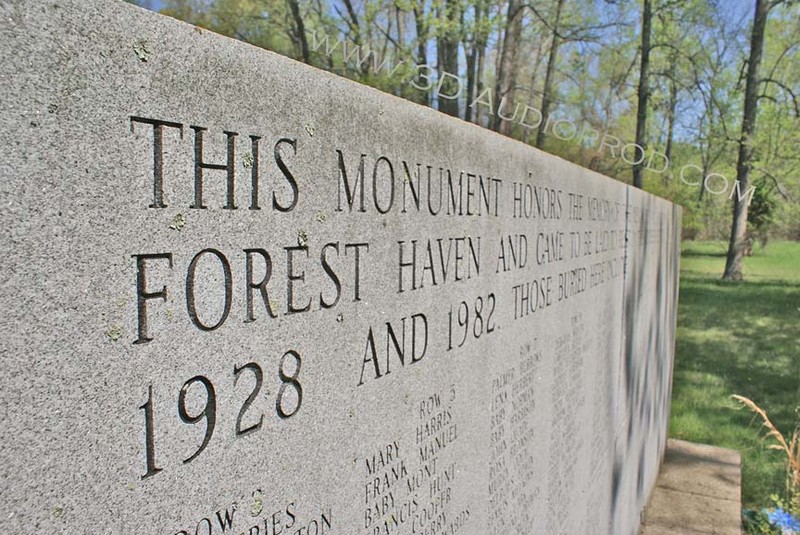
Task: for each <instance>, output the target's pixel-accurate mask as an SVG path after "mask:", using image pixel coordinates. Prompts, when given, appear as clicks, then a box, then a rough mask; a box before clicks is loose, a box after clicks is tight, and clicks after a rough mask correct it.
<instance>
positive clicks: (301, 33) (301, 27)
mask: <svg viewBox="0 0 800 535" xmlns="http://www.w3.org/2000/svg"><path fill="white" fill-rule="evenodd" d="M286 2H287V3H288V4H289V9H290V10H291V12H292V20H294V30H295V31H294V39H293V41H295V42H296V43H299V44H300V57H301V58H302V59H303V63H308V64H309V65H310V64H311V55H310V54H309V52H308V39H306V26H305V24H303V17H302V16H301V15H300V6H299V5H298V4H297V0H286Z"/></svg>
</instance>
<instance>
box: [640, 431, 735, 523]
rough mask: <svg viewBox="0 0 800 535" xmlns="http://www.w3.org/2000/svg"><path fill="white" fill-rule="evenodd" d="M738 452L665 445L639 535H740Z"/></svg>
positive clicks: (675, 442)
mask: <svg viewBox="0 0 800 535" xmlns="http://www.w3.org/2000/svg"><path fill="white" fill-rule="evenodd" d="M741 473H742V472H741V457H740V456H739V453H738V452H736V451H733V450H728V449H724V448H715V447H713V446H707V445H704V444H693V443H691V442H685V441H683V440H672V439H670V440H668V441H667V451H666V453H665V455H664V464H663V466H662V467H661V472H660V473H659V475H658V481H657V482H656V488H655V490H654V491H653V496H652V497H651V498H650V504H649V505H648V506H647V508H646V509H645V514H644V521H643V523H642V529H641V531H640V534H641V535H666V534H671V535H681V534H686V535H694V534H709V533H713V534H716V535H741V533H742V522H741V507H742V496H741V487H742V477H741Z"/></svg>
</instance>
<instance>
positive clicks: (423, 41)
mask: <svg viewBox="0 0 800 535" xmlns="http://www.w3.org/2000/svg"><path fill="white" fill-rule="evenodd" d="M414 26H415V29H416V31H417V65H427V64H428V51H427V48H426V47H427V45H428V26H427V24H425V0H421V1H420V2H418V3H415V4H414ZM422 103H423V104H425V105H426V106H430V103H431V99H430V94H429V93H428V92H425V94H424V95H423V96H422Z"/></svg>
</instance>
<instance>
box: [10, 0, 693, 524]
mask: <svg viewBox="0 0 800 535" xmlns="http://www.w3.org/2000/svg"><path fill="white" fill-rule="evenodd" d="M0 18H2V25H0V50H2V52H3V58H4V61H3V62H2V63H0V102H1V103H2V112H3V116H2V123H0V200H1V201H2V206H3V213H2V234H1V236H2V241H1V242H0V244H1V245H2V251H3V257H2V260H0V267H1V268H2V273H3V283H2V286H0V297H2V301H3V303H4V304H5V305H6V307H5V308H6V310H5V313H4V315H3V317H2V328H3V337H2V338H0V352H1V353H0V354H2V363H3V368H2V369H3V371H2V374H0V401H2V406H3V407H4V410H3V420H2V424H3V425H2V426H0V441H2V444H3V448H2V449H1V450H0V466H2V468H0V474H2V486H1V487H0V492H2V501H1V503H2V506H0V528H2V531H3V532H4V533H14V534H18V533H20V534H22V533H24V534H27V533H36V534H41V533H47V534H60V533H64V534H66V533H69V534H76V533H92V534H104V533H109V534H111V533H113V534H120V533H122V534H128V533H143V534H153V535H174V534H178V535H181V534H192V535H200V534H202V535H207V534H209V533H214V534H218V533H231V534H234V533H235V534H237V535H238V534H241V533H246V534H248V535H265V534H266V535H273V534H277V533H292V534H297V535H300V534H303V535H306V534H311V535H314V534H316V533H332V534H333V533H337V534H346V535H354V534H356V533H359V534H364V535H366V534H378V533H389V534H392V535H394V534H410V533H415V534H419V533H424V534H431V535H433V534H448V535H452V534H454V533H465V534H473V533H475V534H478V533H487V532H491V533H506V532H517V533H535V534H538V533H542V534H545V533H546V534H548V535H549V534H557V533H565V534H566V533H568V534H573V533H613V534H615V535H618V534H623V535H625V534H633V533H635V532H636V531H637V529H638V521H639V518H640V516H639V515H640V513H641V510H642V508H643V507H644V504H645V503H647V498H648V496H649V494H650V490H651V489H652V486H653V484H654V482H655V475H656V471H657V467H658V465H659V461H660V456H661V452H662V451H663V448H664V442H665V433H666V424H667V418H668V402H669V390H670V383H671V366H672V354H673V348H674V325H675V306H676V299H677V276H678V275H677V273H678V272H677V262H678V249H677V248H678V239H679V229H680V211H679V209H678V208H677V207H674V206H672V205H671V204H669V203H667V202H665V201H663V200H659V199H656V198H654V197H652V196H650V195H647V194H645V193H642V192H640V191H635V190H632V189H631V188H629V187H627V186H625V185H623V184H621V183H619V182H616V181H614V180H611V179H608V178H606V177H603V176H600V175H598V174H596V173H592V172H590V171H587V170H585V169H582V168H579V167H577V166H574V165H571V164H569V163H567V162H565V161H563V160H561V159H559V158H556V157H553V156H550V155H546V154H544V153H541V152H539V151H536V150H534V149H532V148H530V147H527V146H525V145H523V144H521V143H518V142H516V141H513V140H510V139H507V138H504V137H501V136H498V135H496V134H493V133H491V132H488V131H486V130H484V129H482V128H480V127H477V126H474V125H469V124H466V123H463V122H461V121H458V120H454V119H452V118H449V117H445V116H444V115H442V114H439V113H437V112H435V111H433V110H429V109H426V108H423V107H420V106H416V105H414V104H411V103H409V102H405V101H402V100H400V99H397V98H394V97H391V96H388V95H385V94H382V93H380V92H378V91H375V90H372V89H370V88H367V87H363V86H360V85H358V84H355V83H353V82H350V81H347V80H345V79H342V78H339V77H337V76H335V75H332V74H328V73H325V72H321V71H318V70H316V69H312V68H309V67H307V66H304V65H301V64H298V63H296V62H294V61H291V60H289V59H286V58H283V57H280V56H277V55H274V54H271V53H268V52H265V51H263V50H259V49H256V48H253V47H250V46H247V45H244V44H241V43H236V42H233V41H231V40H229V39H225V38H223V37H220V36H217V35H213V34H210V33H209V32H206V31H203V30H200V29H198V28H195V27H192V26H190V25H186V24H183V23H180V22H177V21H174V20H171V19H168V18H166V17H161V16H158V15H155V14H152V13H148V12H145V11H143V10H140V9H138V8H135V7H133V6H130V5H127V4H124V3H122V2H117V1H114V0H59V1H58V2H47V3H42V2H38V1H34V0H10V1H6V2H3V3H2V4H0ZM153 120H156V121H162V122H168V124H166V125H165V126H163V128H161V129H160V130H159V129H157V128H154V127H153V125H152V124H149V123H147V122H146V121H153ZM203 128H205V129H207V130H203ZM225 132H228V133H227V134H226V133H225ZM234 132H235V134H233V133H234ZM255 144H257V146H258V150H257V151H256V150H254V147H255ZM201 146H202V154H201V153H200V151H199V150H198V148H199V147H201ZM154 147H155V148H156V150H155V155H156V156H154ZM159 147H160V150H158V149H159ZM256 152H257V153H256ZM158 155H161V156H163V158H159V157H157V156H158ZM362 155H364V156H363V165H364V168H363V169H364V171H363V181H362V182H360V186H359V187H358V188H355V187H354V184H355V183H356V182H357V181H358V180H359V178H358V177H359V164H360V161H362ZM229 159H230V162H231V163H230V165H228V161H229ZM197 164H203V165H206V166H207V165H208V164H212V165H216V166H218V167H220V166H226V165H228V168H227V170H223V169H218V168H208V167H205V168H204V167H203V166H198V165H197ZM343 169H344V172H343ZM230 171H232V174H233V178H234V182H233V186H232V188H231V191H228V190H227V188H226V186H227V183H228V182H227V177H228V173H229V172H230ZM159 172H160V173H161V175H162V179H163V187H162V190H163V191H161V192H160V193H159V191H158V190H159V188H158V187H157V181H156V180H155V179H154V177H155V176H157V175H158V174H159ZM344 173H346V176H347V181H348V182H347V184H345V182H344V178H343V176H344ZM198 176H200V177H201V179H202V180H201V182H202V192H200V190H199V189H198V188H196V179H197V177H198ZM253 177H255V178H256V183H257V184H258V195H257V196H255V195H254V193H253V187H252V184H253ZM295 184H296V191H295V190H294V188H293V185H295ZM440 185H441V186H442V187H444V191H443V192H442V193H440V194H439V195H437V191H440V192H441V191H442V190H440V189H439V187H440ZM459 185H460V186H459ZM412 186H413V187H412ZM348 187H349V188H351V189H348ZM428 187H430V190H429V189H428ZM459 187H460V189H459ZM451 190H452V196H451ZM515 192H517V193H519V195H520V196H519V199H520V201H519V202H517V201H515ZM362 194H363V210H362V209H361V202H362V201H361V199H362ZM528 195H530V197H528ZM198 197H199V198H198ZM417 198H418V199H419V205H418V206H419V208H417V204H416V200H417ZM437 199H441V201H442V203H443V204H442V205H441V206H440V208H436V205H437ZM537 199H538V202H537ZM598 205H599V206H600V207H601V209H599V210H598V209H597V207H598ZM200 206H205V208H200ZM254 206H256V207H257V208H259V209H251V208H252V207H254ZM226 207H227V208H226ZM477 212H479V213H477ZM434 214H435V215H434ZM527 214H530V217H528V216H527ZM559 233H563V234H559ZM521 236H522V237H521ZM439 240H441V241H439ZM479 240H480V241H479ZM359 244H368V248H367V246H365V245H359ZM626 244H627V245H626ZM414 254H416V257H414V256H413V255H414ZM146 255H161V256H146ZM413 259H416V268H412V267H411V265H410V263H412V260H413ZM404 264H408V265H404ZM227 269H229V270H230V271H229V272H228V271H227ZM414 270H415V271H414ZM445 270H446V273H445ZM583 270H585V271H583ZM267 275H269V277H268V279H267V282H266V284H265V285H262V281H263V280H264V279H266V278H267ZM548 277H549V278H550V279H549V280H550V282H549V285H550V290H549V292H548V291H547V286H548ZM560 277H561V278H560ZM564 277H567V278H566V279H564ZM570 277H572V281H573V284H572V286H570V285H569V284H568V283H567V284H566V285H565V284H563V281H564V280H567V281H568V280H569V278H570ZM560 281H561V282H560ZM540 288H544V290H540ZM565 288H566V289H567V290H568V297H566V298H564V296H563V291H564V289H565ZM162 289H166V295H163V293H162ZM523 292H527V294H526V295H527V297H528V299H527V301H524V299H523ZM560 292H561V293H560ZM462 303H463V305H462ZM523 305H524V306H523ZM306 306H308V310H306ZM525 307H527V309H525ZM143 311H146V312H147V314H146V322H145V321H144V319H145V317H144V314H143ZM270 311H271V312H272V313H274V317H272V315H271V314H270ZM467 316H468V318H467ZM479 316H480V317H479ZM465 318H466V321H464V320H465ZM145 324H146V325H145ZM217 324H218V326H217ZM464 324H466V326H465V327H462V325H464ZM462 340H463V341H462ZM136 342H138V343H136ZM298 364H299V369H298ZM300 393H302V398H300V397H299V394H300ZM212 415H213V417H212ZM212 421H213V423H214V425H213V426H212V425H210V424H211V422H212ZM210 428H213V432H212V433H206V431H205V430H206V429H210ZM208 435H210V437H209V438H208V440H207V441H206V440H204V437H206V436H208ZM201 445H204V447H201ZM198 450H202V451H200V452H199V453H197V452H198ZM148 452H149V454H148Z"/></svg>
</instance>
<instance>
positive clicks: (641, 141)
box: [633, 0, 653, 188]
mask: <svg viewBox="0 0 800 535" xmlns="http://www.w3.org/2000/svg"><path fill="white" fill-rule="evenodd" d="M650 1H651V0H644V9H643V10H642V62H641V65H640V67H639V90H638V96H639V101H638V104H637V108H636V144H637V145H639V146H640V147H641V148H642V150H644V149H645V148H646V146H647V145H646V143H647V142H646V137H647V97H648V96H649V95H648V93H649V87H648V81H649V80H648V78H649V77H650V25H651V22H652V18H653V14H652V10H651V6H650ZM635 154H636V157H635V158H634V161H636V162H639V163H637V164H635V165H634V166H633V185H634V187H637V188H641V187H642V185H643V175H644V153H643V152H641V151H639V149H636V152H635ZM640 160H641V161H640Z"/></svg>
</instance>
